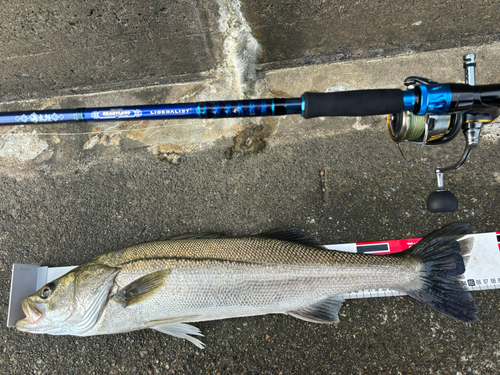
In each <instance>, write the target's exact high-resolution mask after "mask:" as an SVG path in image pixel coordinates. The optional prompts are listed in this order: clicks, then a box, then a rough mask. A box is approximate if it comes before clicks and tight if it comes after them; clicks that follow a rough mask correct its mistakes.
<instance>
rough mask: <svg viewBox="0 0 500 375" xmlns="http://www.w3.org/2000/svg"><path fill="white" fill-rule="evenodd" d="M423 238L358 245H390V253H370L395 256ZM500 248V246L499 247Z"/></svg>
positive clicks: (357, 243)
mask: <svg viewBox="0 0 500 375" xmlns="http://www.w3.org/2000/svg"><path fill="white" fill-rule="evenodd" d="M421 239H422V238H407V239H404V240H389V241H370V242H356V245H376V244H389V252H387V251H383V252H380V253H375V252H374V253H370V254H380V255H383V254H393V253H399V252H401V251H405V250H406V249H408V248H410V247H411V246H413V245H415V244H416V243H417V242H418V241H420V240H421ZM499 246H500V245H499Z"/></svg>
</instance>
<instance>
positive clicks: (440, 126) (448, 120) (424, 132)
mask: <svg viewBox="0 0 500 375" xmlns="http://www.w3.org/2000/svg"><path fill="white" fill-rule="evenodd" d="M387 128H388V129H389V135H390V136H391V138H392V140H393V141H394V142H396V143H400V142H403V141H410V142H413V143H418V144H422V145H442V144H444V143H447V142H449V141H451V140H452V139H453V138H454V137H455V136H456V135H457V133H458V132H459V131H460V129H461V128H462V115H461V114H456V113H454V114H451V115H426V116H417V115H414V114H413V113H411V112H409V111H406V112H400V113H396V114H391V115H387Z"/></svg>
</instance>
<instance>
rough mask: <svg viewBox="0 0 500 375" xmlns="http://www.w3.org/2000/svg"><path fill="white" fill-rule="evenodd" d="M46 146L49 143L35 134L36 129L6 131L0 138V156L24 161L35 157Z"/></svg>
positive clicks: (47, 146)
mask: <svg viewBox="0 0 500 375" xmlns="http://www.w3.org/2000/svg"><path fill="white" fill-rule="evenodd" d="M48 148H49V144H48V143H47V142H45V141H44V140H42V139H40V138H39V137H38V136H37V131H36V130H33V131H32V132H31V133H21V132H19V133H8V134H4V135H3V136H2V139H1V140H0V158H6V159H15V160H17V161H20V162H25V161H29V160H33V159H35V158H36V157H37V156H39V155H40V154H42V153H43V152H44V151H47V149H48Z"/></svg>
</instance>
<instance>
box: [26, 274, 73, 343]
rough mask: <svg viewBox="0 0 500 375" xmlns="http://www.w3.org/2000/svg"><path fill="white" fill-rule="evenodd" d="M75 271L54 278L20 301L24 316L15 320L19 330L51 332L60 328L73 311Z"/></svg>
mask: <svg viewBox="0 0 500 375" xmlns="http://www.w3.org/2000/svg"><path fill="white" fill-rule="evenodd" d="M74 285H75V273H74V272H69V273H67V274H66V275H64V276H62V277H60V278H59V279H57V280H54V281H52V282H50V283H48V284H46V285H44V286H43V287H41V288H40V289H39V290H37V291H36V292H35V293H33V294H32V295H31V296H29V297H27V298H26V299H24V300H23V302H22V308H23V311H24V314H25V315H26V318H24V319H21V320H18V321H17V322H16V328H17V329H18V330H20V331H25V332H31V333H52V332H51V331H53V330H54V329H60V328H62V327H63V326H64V322H66V321H67V320H68V319H70V318H71V316H72V315H73V312H74V311H75V299H74V289H75V287H74Z"/></svg>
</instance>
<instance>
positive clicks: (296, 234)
mask: <svg viewBox="0 0 500 375" xmlns="http://www.w3.org/2000/svg"><path fill="white" fill-rule="evenodd" d="M254 236H255V237H264V238H270V239H275V240H281V241H288V242H297V243H301V244H303V245H309V246H316V247H321V245H319V244H318V243H316V242H315V241H313V240H311V239H310V238H309V237H308V236H307V235H306V234H305V233H304V232H302V231H301V230H300V229H299V228H296V227H286V228H276V229H272V230H270V231H267V232H263V233H258V234H255V235H254Z"/></svg>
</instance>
